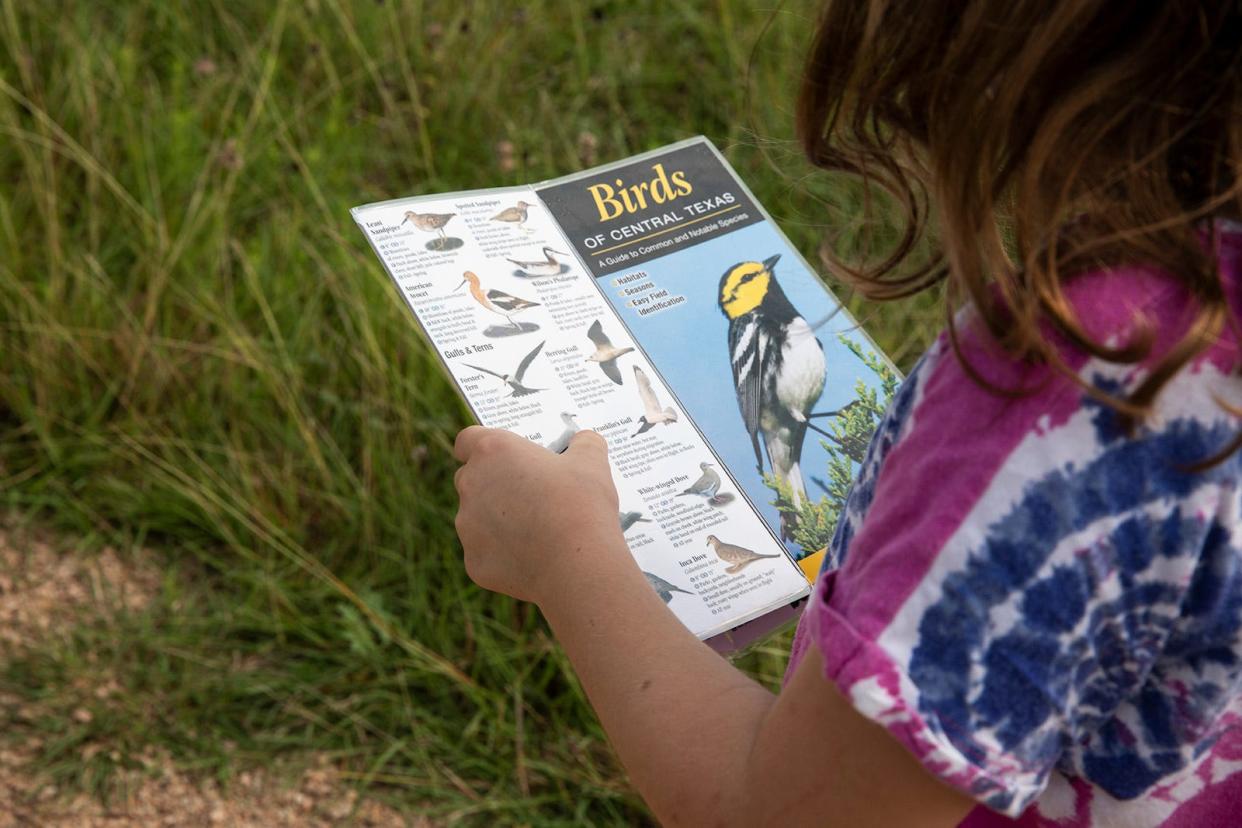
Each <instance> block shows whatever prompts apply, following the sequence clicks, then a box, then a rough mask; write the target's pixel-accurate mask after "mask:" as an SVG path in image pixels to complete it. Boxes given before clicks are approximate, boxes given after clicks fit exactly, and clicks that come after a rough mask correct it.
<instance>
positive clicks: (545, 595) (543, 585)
mask: <svg viewBox="0 0 1242 828" xmlns="http://www.w3.org/2000/svg"><path fill="white" fill-rule="evenodd" d="M455 453H456V455H457V457H458V459H459V460H461V461H463V462H464V463H465V465H464V466H463V467H462V468H461V469H460V470H459V472H458V475H457V479H456V482H457V487H458V491H459V493H460V494H461V510H460V512H459V513H458V517H457V528H458V533H459V534H460V536H461V539H462V546H463V548H464V550H465V554H466V567H467V571H468V572H469V573H470V576H471V577H472V578H473V579H474V580H475V581H476V582H477V583H478V584H479V585H481V586H483V587H486V588H488V589H493V590H496V591H500V592H505V593H508V594H510V595H513V596H515V597H518V598H521V599H524V600H528V601H533V602H535V603H537V604H538V605H539V606H540V608H541V609H542V611H543V613H544V615H545V616H546V617H547V619H548V622H549V623H550V624H551V626H552V629H553V631H554V632H555V633H556V637H557V639H558V640H559V641H560V643H561V645H562V646H563V647H564V649H565V651H566V653H567V654H568V655H569V657H570V660H571V661H572V662H573V665H574V667H575V669H576V671H577V674H578V677H579V679H580V680H581V681H582V684H583V686H584V687H585V688H586V691H587V695H588V696H589V698H590V699H591V703H592V705H593V706H594V707H595V710H596V712H597V714H598V715H599V717H600V720H601V721H602V723H603V725H604V729H605V730H606V731H607V732H608V735H609V737H610V739H611V740H612V743H613V745H614V747H615V748H616V750H617V752H618V754H619V755H620V757H621V760H622V762H624V764H625V766H626V768H627V769H628V770H629V773H630V776H631V778H632V780H633V782H634V784H635V785H636V786H637V788H638V790H639V792H640V793H641V794H642V795H643V797H644V799H645V800H646V801H647V803H648V804H649V805H650V806H651V808H652V810H653V811H654V812H655V814H656V815H657V816H658V817H659V818H660V820H661V821H662V822H664V823H666V824H669V825H694V826H701V825H764V824H781V825H800V824H815V825H849V826H862V825H873V824H874V825H884V826H891V825H954V824H956V823H957V821H958V820H960V819H961V818H962V817H963V816H964V815H965V814H966V813H967V811H968V810H969V809H970V808H971V806H972V804H973V802H972V800H970V799H969V798H968V797H966V796H965V795H963V794H961V793H959V792H957V791H955V790H953V789H951V788H949V787H947V786H945V785H943V784H942V783H940V782H939V781H938V780H937V779H936V778H935V777H933V776H932V775H931V774H930V773H928V772H927V771H926V770H925V769H924V768H923V767H922V765H920V764H919V763H918V761H917V760H915V758H914V757H913V756H911V755H910V754H908V753H907V752H906V751H905V749H904V748H902V747H901V746H900V745H899V744H898V743H897V741H896V740H895V739H893V738H892V737H891V736H889V735H888V734H887V733H886V732H885V731H884V730H883V729H882V728H880V727H879V726H877V725H875V724H873V723H871V722H869V721H867V720H866V719H865V718H864V717H863V716H862V715H861V714H859V713H857V712H856V711H855V710H854V709H853V707H852V706H851V705H850V703H849V702H848V701H847V700H846V699H845V698H843V697H842V696H841V694H840V693H839V692H838V691H837V689H836V687H835V686H834V685H832V684H831V683H830V682H828V681H827V680H826V679H825V678H824V677H823V676H822V661H821V659H820V656H819V653H818V652H817V651H816V649H815V648H814V647H812V648H811V650H810V652H809V653H808V655H807V657H806V658H805V659H804V660H803V662H802V664H801V665H800V666H799V668H798V670H797V672H796V674H795V676H794V678H793V680H792V681H791V682H790V684H789V686H788V687H787V688H786V689H785V690H784V692H782V693H781V695H780V696H779V697H777V696H774V695H773V694H772V693H770V692H768V691H767V690H765V689H764V688H762V687H760V686H759V685H758V684H756V683H755V682H753V681H751V680H750V679H748V678H747V677H745V676H743V675H742V674H741V673H739V672H738V671H737V670H736V669H734V668H733V667H732V666H731V665H730V664H729V663H728V662H727V661H725V660H724V659H722V658H721V657H720V656H718V655H716V654H715V653H714V652H712V650H711V649H710V648H709V647H707V646H706V645H705V644H703V643H702V642H700V641H699V640H698V639H696V638H695V637H694V636H693V635H692V634H691V633H690V632H689V631H688V630H686V628H685V627H684V626H683V625H682V624H681V622H680V621H678V620H677V618H676V617H675V616H674V615H673V614H672V612H671V611H670V610H669V609H668V608H667V607H666V606H665V605H664V603H663V602H662V601H661V600H660V599H659V597H658V596H657V595H656V594H655V592H654V591H653V590H652V589H651V587H650V586H649V585H648V584H647V582H646V580H645V579H644V578H643V577H642V575H641V573H640V572H639V570H638V568H637V567H636V566H635V565H634V562H633V559H632V558H631V557H630V554H629V550H628V549H627V548H626V546H625V541H624V539H623V538H622V535H621V531H620V527H619V525H618V524H617V521H616V514H617V497H616V491H615V489H614V488H613V485H612V480H611V477H610V474H609V470H608V465H607V460H606V458H607V449H606V444H605V443H604V440H603V439H602V438H601V437H599V436H598V435H597V434H594V433H593V432H582V433H580V434H579V435H578V436H577V437H575V438H574V440H573V442H572V443H571V445H570V448H569V449H568V450H567V451H566V452H565V453H564V454H563V455H554V454H552V453H550V452H548V451H547V450H546V449H543V448H541V447H539V446H536V445H534V444H532V443H529V442H527V441H526V440H523V439H521V438H520V437H517V436H515V435H512V434H508V433H506V432H502V431H495V430H491V429H483V428H479V427H472V428H468V429H466V430H465V431H463V432H462V433H461V434H460V435H458V439H457V446H456V450H455Z"/></svg>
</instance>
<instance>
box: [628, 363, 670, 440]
mask: <svg viewBox="0 0 1242 828" xmlns="http://www.w3.org/2000/svg"><path fill="white" fill-rule="evenodd" d="M634 379H635V381H636V382H637V383H638V396H639V397H640V398H641V399H642V401H643V415H642V416H641V417H639V418H638V422H639V423H640V425H639V427H638V431H635V432H634V436H638V435H639V434H642V433H643V432H644V431H647V430H648V429H652V428H655V427H656V426H658V425H660V424H661V423H663V424H665V425H667V424H669V423H675V422H677V411H676V410H675V409H674V408H673V407H672V406H669V407H667V408H660V401H659V400H658V399H656V395H655V391H652V390H651V380H649V379H647V375H646V374H644V373H643V369H642V368H639V367H638V366H637V365H635V366H634Z"/></svg>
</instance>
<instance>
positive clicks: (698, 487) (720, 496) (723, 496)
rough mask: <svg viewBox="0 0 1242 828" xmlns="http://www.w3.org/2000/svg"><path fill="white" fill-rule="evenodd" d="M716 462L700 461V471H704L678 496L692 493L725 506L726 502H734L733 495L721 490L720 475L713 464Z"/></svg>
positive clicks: (711, 503) (714, 504)
mask: <svg viewBox="0 0 1242 828" xmlns="http://www.w3.org/2000/svg"><path fill="white" fill-rule="evenodd" d="M714 465H716V464H715V463H699V471H701V472H703V473H702V474H701V475H699V479H698V480H696V481H694V482H693V483H691V484H690V485H689V486H688V487H686V489H685V490H684V491H681V492H678V494H677V496H678V497H684V496H685V495H691V496H693V497H701V498H703V499H704V500H706V501H707V502H708V503H709V504H710V505H712V506H723V505H725V504H726V503H731V502H733V495H731V494H729V493H727V492H721V491H720V475H719V474H717V473H716V470H715V469H713V468H712V466H714Z"/></svg>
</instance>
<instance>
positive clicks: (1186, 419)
mask: <svg viewBox="0 0 1242 828" xmlns="http://www.w3.org/2000/svg"><path fill="white" fill-rule="evenodd" d="M1072 367H1074V368H1075V370H1079V372H1080V374H1081V375H1083V376H1085V377H1088V378H1089V379H1090V381H1091V382H1093V383H1095V384H1096V385H1098V386H1099V387H1101V388H1105V389H1106V390H1110V391H1114V392H1115V391H1118V390H1124V387H1125V386H1126V384H1127V383H1128V382H1129V381H1131V380H1132V379H1133V377H1132V376H1129V375H1127V374H1125V373H1124V372H1123V371H1120V370H1119V369H1115V368H1110V367H1109V366H1106V365H1103V364H1098V365H1097V364H1094V363H1091V362H1089V361H1087V360H1086V359H1082V360H1079V361H1078V363H1077V364H1076V365H1074V366H1072ZM993 368H994V372H993V375H992V377H993V378H994V379H998V380H1003V381H1006V382H1009V381H1017V382H1019V383H1025V382H1030V381H1032V380H1034V381H1037V382H1038V383H1040V384H1039V385H1038V386H1037V387H1039V389H1040V390H1039V391H1038V392H1037V393H1034V394H1031V395H1028V396H1025V397H1019V398H1016V399H1015V398H1003V397H998V396H996V395H994V394H992V393H990V392H988V391H986V390H984V389H982V388H980V387H979V386H978V385H977V384H975V383H974V382H973V381H972V380H971V379H970V378H969V377H968V376H967V375H966V373H965V372H964V371H963V370H962V368H961V367H960V364H959V363H958V361H957V359H956V358H955V357H954V356H953V354H952V353H951V352H950V351H949V350H948V348H947V347H946V346H945V344H944V343H943V342H942V343H941V344H940V345H939V346H937V348H934V349H933V351H932V352H930V353H929V354H928V356H927V357H925V358H924V360H923V361H922V362H921V363H920V365H919V366H918V367H917V368H916V370H915V371H914V372H913V373H912V375H911V376H910V377H909V378H908V379H907V381H906V383H905V384H904V385H903V388H902V389H901V391H900V394H899V397H898V398H897V399H896V400H895V401H894V406H893V413H890V416H889V418H887V419H886V420H885V422H884V423H882V424H881V427H880V430H879V431H878V432H877V437H876V440H875V442H874V443H873V446H872V450H871V453H870V455H869V457H868V459H867V460H866V461H865V462H864V464H863V468H862V470H861V472H860V476H859V479H858V481H857V482H856V484H855V487H854V489H853V491H852V492H851V495H850V498H849V502H848V503H847V506H846V509H845V512H844V515H843V517H842V520H841V523H840V524H839V526H838V530H837V535H836V537H835V539H834V541H833V544H832V557H833V558H834V559H835V561H836V562H837V563H839V565H840V568H839V569H838V570H836V571H835V572H826V573H824V574H822V575H821V576H820V579H819V580H818V582H817V584H816V589H815V592H814V595H813V597H812V600H811V602H810V604H809V606H808V609H807V611H806V614H805V615H804V618H803V623H802V625H801V626H800V629H799V634H798V639H797V641H796V643H795V655H796V654H797V652H798V651H799V650H800V649H802V648H805V647H807V646H817V647H819V648H820V650H821V651H822V653H823V656H824V664H825V672H826V675H827V677H828V678H829V679H830V680H832V681H834V682H835V683H837V685H838V686H839V687H840V688H841V689H842V690H843V692H844V693H845V694H846V696H847V697H848V698H850V699H851V701H852V703H853V704H854V706H855V707H856V708H857V709H858V710H859V711H860V712H861V713H863V714H864V715H865V716H867V717H869V718H871V719H873V720H875V721H876V722H878V723H880V724H881V725H883V726H884V727H886V728H887V729H888V730H889V732H890V733H891V734H892V735H893V736H894V737H896V738H897V739H898V740H899V741H901V742H902V743H903V744H904V745H905V746H906V747H907V748H908V749H909V750H911V751H912V752H913V753H914V754H915V755H916V756H917V757H918V758H919V759H920V761H922V762H923V764H924V765H925V766H926V767H927V768H928V769H929V770H930V771H932V772H933V773H934V774H936V775H937V776H939V777H940V778H942V779H943V780H944V781H946V782H948V783H949V784H951V785H953V786H955V787H957V788H958V789H960V790H962V791H964V792H966V793H967V794H969V795H971V796H972V797H974V798H975V799H977V800H978V801H980V802H981V803H983V804H985V805H988V806H989V807H992V808H994V809H995V810H998V811H1001V812H1004V813H1007V814H1009V815H1014V816H1016V815H1017V814H1019V813H1020V812H1021V811H1022V810H1024V809H1025V808H1026V806H1027V805H1029V804H1030V803H1031V802H1032V801H1033V800H1034V799H1035V798H1037V797H1038V796H1039V794H1040V793H1041V792H1042V791H1043V790H1044V788H1045V786H1046V785H1047V782H1048V778H1049V775H1050V773H1051V772H1052V771H1053V770H1054V769H1061V770H1064V771H1066V772H1070V773H1073V774H1075V775H1079V776H1082V777H1084V778H1086V779H1087V780H1088V781H1090V782H1092V783H1093V784H1095V785H1098V786H1100V787H1102V788H1104V789H1105V790H1106V791H1108V792H1109V793H1110V794H1111V795H1113V796H1115V797H1117V798H1120V799H1126V798H1131V797H1134V796H1137V795H1139V794H1141V793H1142V792H1144V791H1146V790H1148V789H1149V788H1150V787H1151V785H1153V784H1154V783H1155V782H1156V781H1158V780H1159V779H1160V778H1162V777H1163V776H1165V775H1166V774H1168V773H1169V772H1171V771H1172V770H1174V769H1176V768H1179V767H1183V766H1184V765H1185V764H1186V763H1187V762H1189V761H1191V760H1192V758H1193V756H1194V755H1195V754H1196V752H1197V751H1198V750H1199V748H1200V746H1201V745H1202V744H1204V742H1205V740H1207V739H1210V737H1211V731H1212V727H1213V723H1214V721H1215V719H1216V715H1217V713H1219V711H1220V709H1221V706H1222V705H1223V704H1224V703H1225V701H1226V699H1225V697H1226V696H1228V695H1229V694H1230V693H1231V692H1236V690H1237V686H1238V667H1237V665H1238V653H1239V652H1242V646H1239V627H1240V626H1242V619H1240V618H1239V615H1240V614H1242V611H1240V610H1239V607H1240V606H1242V577H1240V574H1239V563H1238V562H1239V560H1242V554H1240V553H1239V550H1238V549H1237V547H1236V545H1235V544H1234V542H1233V534H1234V532H1235V530H1236V522H1237V520H1236V512H1237V496H1238V495H1237V492H1238V487H1237V478H1238V470H1237V463H1235V462H1231V463H1228V464H1225V465H1224V466H1221V467H1217V468H1215V469H1213V470H1211V471H1209V472H1206V473H1199V474H1191V473H1189V472H1187V471H1185V463H1186V460H1187V459H1188V458H1195V457H1204V456H1207V455H1208V454H1210V453H1211V451H1212V449H1213V447H1214V446H1218V445H1220V444H1221V443H1222V442H1223V441H1224V440H1226V439H1228V437H1229V435H1230V434H1231V433H1232V428H1233V427H1232V426H1231V425H1230V424H1229V423H1228V422H1227V421H1226V420H1217V419H1213V418H1211V417H1208V418H1206V419H1205V418H1204V417H1203V416H1201V415H1202V412H1204V411H1210V410H1213V409H1218V407H1217V406H1213V405H1210V404H1208V402H1207V401H1208V395H1209V392H1210V385H1211V382H1210V379H1205V378H1196V377H1187V378H1185V381H1184V382H1183V383H1182V384H1181V386H1179V388H1180V392H1179V393H1175V395H1174V397H1175V398H1174V402H1173V403H1172V410H1171V411H1170V412H1168V416H1167V417H1165V418H1164V419H1163V420H1162V421H1161V423H1160V425H1159V426H1158V427H1155V428H1151V429H1146V430H1144V432H1143V433H1142V434H1140V436H1138V437H1137V438H1135V439H1129V438H1127V437H1126V435H1125V434H1124V433H1123V432H1122V429H1121V428H1120V427H1119V424H1118V423H1117V421H1116V418H1115V417H1114V416H1112V414H1111V410H1110V409H1107V408H1104V407H1101V406H1100V405H1099V404H1096V403H1094V402H1093V401H1092V400H1091V399H1090V398H1089V397H1087V396H1086V395H1084V394H1083V393H1082V392H1081V389H1080V388H1079V386H1077V385H1076V384H1074V383H1073V382H1071V381H1070V380H1068V379H1057V378H1055V377H1050V376H1042V375H1040V376H1037V375H1027V374H1025V373H1021V371H1025V370H1026V369H1021V371H1020V369H1018V368H1016V367H1013V366H1003V365H999V364H998V365H995V366H993ZM1005 371H1014V372H1019V373H1013V374H1010V375H1007V376H1001V375H1000V374H1002V373H1004V372H1005ZM1196 648H1198V649H1199V650H1202V651H1204V652H1211V653H1213V658H1214V659H1215V660H1214V661H1213V662H1212V663H1210V664H1209V663H1208V661H1209V660H1210V659H1209V658H1208V657H1207V656H1205V655H1203V653H1202V652H1200V654H1199V655H1198V656H1195V657H1193V658H1192V657H1191V655H1190V654H1191V653H1192V651H1195V650H1196ZM791 669H792V668H791ZM1205 687H1207V688H1208V689H1206V690H1205V689H1204V688H1205Z"/></svg>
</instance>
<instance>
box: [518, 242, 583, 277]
mask: <svg viewBox="0 0 1242 828" xmlns="http://www.w3.org/2000/svg"><path fill="white" fill-rule="evenodd" d="M553 253H559V254H560V255H562V256H568V255H569V254H568V253H561V251H559V250H553V249H552V248H551V247H545V248H543V261H534V262H523V261H519V260H517V259H510V258H508V257H507V256H506V257H505V260H506V261H508V262H510V263H511V264H513V265H514V266H515V267H517V269H518V270H520V271H522V273H524V274H526V275H527V276H556V275H557V274H558V273H564V272H565V271H566V270H568V269H569V268H568V267H566V266H565V265H563V264H561V263H560V262H559V261H557V260H556V257H555V256H553V255H552V254H553Z"/></svg>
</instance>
